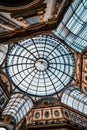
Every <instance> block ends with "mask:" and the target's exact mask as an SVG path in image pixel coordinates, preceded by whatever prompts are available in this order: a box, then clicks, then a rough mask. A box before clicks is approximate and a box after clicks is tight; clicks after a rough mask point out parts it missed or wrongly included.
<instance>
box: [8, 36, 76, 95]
mask: <svg viewBox="0 0 87 130" xmlns="http://www.w3.org/2000/svg"><path fill="white" fill-rule="evenodd" d="M6 66H7V72H8V74H9V76H10V77H11V79H12V82H13V83H14V85H15V86H16V87H18V88H19V89H21V90H22V91H24V92H26V93H28V94H31V95H34V96H45V95H51V94H54V93H57V92H59V91H60V90H62V89H63V88H64V87H65V86H66V85H67V84H68V83H69V82H70V81H71V80H72V79H73V75H74V57H73V54H72V52H71V51H70V50H69V49H68V48H67V47H66V46H65V45H63V44H61V43H60V41H58V40H57V39H54V38H53V37H52V36H50V35H40V36H38V37H35V38H32V39H28V40H25V41H23V42H20V43H15V44H14V45H13V46H12V47H11V50H10V51H9V54H8V57H7V63H6Z"/></svg>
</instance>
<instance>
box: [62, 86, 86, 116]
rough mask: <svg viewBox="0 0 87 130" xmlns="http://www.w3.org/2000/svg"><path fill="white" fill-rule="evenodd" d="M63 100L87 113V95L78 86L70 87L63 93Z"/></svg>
mask: <svg viewBox="0 0 87 130" xmlns="http://www.w3.org/2000/svg"><path fill="white" fill-rule="evenodd" d="M61 102H63V103H64V104H67V105H68V106H70V107H72V108H74V109H76V110H78V111H80V112H82V113H84V114H87V96H86V95H85V94H83V93H82V92H81V90H80V89H79V88H78V87H77V86H70V87H68V88H67V89H66V90H65V91H64V93H63V95H62V98H61Z"/></svg>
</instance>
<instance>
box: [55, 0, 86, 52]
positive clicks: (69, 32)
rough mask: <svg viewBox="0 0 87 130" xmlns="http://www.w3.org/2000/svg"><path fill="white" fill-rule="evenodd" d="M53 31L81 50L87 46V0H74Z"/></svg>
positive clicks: (74, 47) (77, 49)
mask: <svg viewBox="0 0 87 130" xmlns="http://www.w3.org/2000/svg"><path fill="white" fill-rule="evenodd" d="M53 33H54V34H55V35H56V36H58V37H59V38H61V39H62V40H64V41H65V42H66V43H67V44H68V45H69V46H71V47H72V48H73V49H74V50H76V51H78V52H81V51H82V50H83V49H84V48H85V47H86V46H87V0H74V1H73V2H72V4H71V6H70V7H69V9H68V10H67V12H66V14H65V15H64V18H63V19H62V22H61V23H60V24H59V26H58V27H57V29H56V30H54V31H53Z"/></svg>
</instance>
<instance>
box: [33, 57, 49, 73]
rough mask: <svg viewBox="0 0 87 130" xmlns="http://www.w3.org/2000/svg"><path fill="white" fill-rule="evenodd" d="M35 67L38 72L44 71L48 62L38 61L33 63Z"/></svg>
mask: <svg viewBox="0 0 87 130" xmlns="http://www.w3.org/2000/svg"><path fill="white" fill-rule="evenodd" d="M35 67H36V69H37V70H39V71H45V70H46V69H47V67H48V62H47V61H46V60H45V59H38V60H37V61H36V62H35Z"/></svg>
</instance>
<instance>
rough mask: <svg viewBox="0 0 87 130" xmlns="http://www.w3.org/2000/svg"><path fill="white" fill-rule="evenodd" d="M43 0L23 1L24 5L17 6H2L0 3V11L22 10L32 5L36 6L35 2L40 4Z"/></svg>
mask: <svg viewBox="0 0 87 130" xmlns="http://www.w3.org/2000/svg"><path fill="white" fill-rule="evenodd" d="M43 1H44V0H34V1H33V2H31V3H30V2H29V4H28V3H27V4H26V2H25V4H24V5H19V6H14V5H13V6H9V5H7V6H4V5H2V4H0V11H2V12H14V11H20V10H24V9H27V8H30V9H31V8H33V7H34V6H36V5H37V4H41V3H42V2H43Z"/></svg>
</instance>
